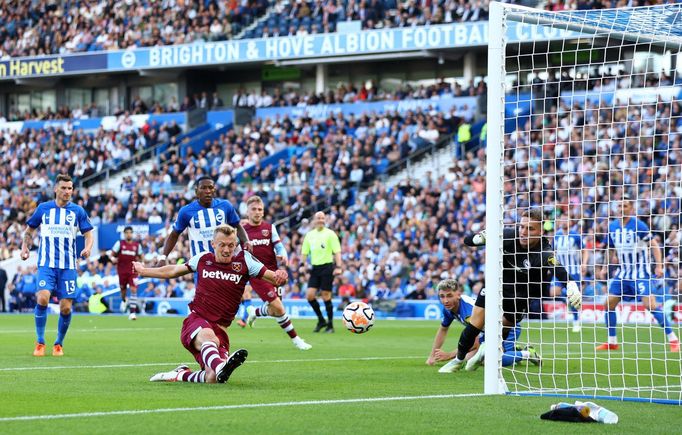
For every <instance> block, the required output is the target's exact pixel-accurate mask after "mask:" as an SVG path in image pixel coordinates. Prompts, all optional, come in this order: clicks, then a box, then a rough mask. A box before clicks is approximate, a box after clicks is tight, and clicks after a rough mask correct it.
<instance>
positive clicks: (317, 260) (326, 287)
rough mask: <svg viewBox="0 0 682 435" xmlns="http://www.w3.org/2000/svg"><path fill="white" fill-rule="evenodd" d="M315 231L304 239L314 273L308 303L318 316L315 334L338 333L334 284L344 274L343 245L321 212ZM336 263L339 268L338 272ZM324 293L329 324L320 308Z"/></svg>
mask: <svg viewBox="0 0 682 435" xmlns="http://www.w3.org/2000/svg"><path fill="white" fill-rule="evenodd" d="M313 220H314V224H315V228H314V229H312V230H310V231H308V233H307V234H306V235H305V238H304V239H303V246H302V247H301V255H302V256H303V258H305V257H307V256H308V254H310V262H311V263H312V265H313V270H312V271H311V272H310V280H309V281H308V291H307V293H306V297H307V298H308V303H309V304H310V306H311V307H313V311H315V314H317V326H316V327H315V329H314V330H313V332H320V330H322V328H325V327H326V329H325V331H324V332H334V325H333V324H332V319H333V317H334V307H333V306H332V282H333V281H334V275H338V274H340V273H341V243H339V237H338V236H337V235H336V233H335V232H334V231H332V230H330V229H329V228H327V227H326V226H325V220H326V216H325V214H324V212H321V211H318V212H317V213H315V217H314V218H313ZM334 263H336V268H334ZM318 290H320V293H321V294H322V300H323V301H324V306H325V308H326V309H327V318H328V319H329V320H328V321H327V322H325V321H324V317H322V311H320V304H319V302H317V299H316V298H317V291H318Z"/></svg>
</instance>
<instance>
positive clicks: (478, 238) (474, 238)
mask: <svg viewBox="0 0 682 435" xmlns="http://www.w3.org/2000/svg"><path fill="white" fill-rule="evenodd" d="M464 244H465V245H467V246H471V247H477V246H484V245H485V230H483V231H479V232H477V233H473V234H467V235H466V236H465V237H464Z"/></svg>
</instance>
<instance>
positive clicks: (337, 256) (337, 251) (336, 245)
mask: <svg viewBox="0 0 682 435" xmlns="http://www.w3.org/2000/svg"><path fill="white" fill-rule="evenodd" d="M331 234H332V243H331V246H332V252H333V253H334V264H336V268H334V275H341V273H342V272H343V260H342V259H341V242H340V241H339V236H337V235H336V233H335V232H333V231H332V233H331Z"/></svg>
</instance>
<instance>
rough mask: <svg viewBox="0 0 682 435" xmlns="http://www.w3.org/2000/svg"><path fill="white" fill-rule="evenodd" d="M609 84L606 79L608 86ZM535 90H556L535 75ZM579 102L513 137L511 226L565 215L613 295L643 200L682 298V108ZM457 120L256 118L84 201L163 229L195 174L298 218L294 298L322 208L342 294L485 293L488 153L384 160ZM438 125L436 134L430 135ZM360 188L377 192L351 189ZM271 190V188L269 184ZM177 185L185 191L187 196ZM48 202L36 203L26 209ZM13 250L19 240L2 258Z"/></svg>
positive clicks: (152, 247) (421, 116)
mask: <svg viewBox="0 0 682 435" xmlns="http://www.w3.org/2000/svg"><path fill="white" fill-rule="evenodd" d="M594 80H597V79H596V78H595V79H594ZM556 81H557V82H558V86H559V87H560V88H561V86H562V85H563V82H562V81H561V79H560V78H559V77H556ZM608 81H609V80H608V78H607V79H606V80H604V79H600V80H597V81H596V82H595V83H597V82H598V83H599V85H600V86H603V84H604V83H606V82H608ZM550 82H552V80H550ZM644 83H648V79H645V80H644ZM534 85H535V86H536V87H540V86H547V85H548V84H547V83H541V82H540V81H537V82H536V83H534ZM591 89H594V88H593V87H592V88H591ZM568 104H570V103H568V102H567V100H565V99H562V98H558V97H557V99H556V106H552V105H551V104H549V105H546V104H543V105H542V106H541V107H539V108H533V112H532V114H531V115H530V116H529V117H528V119H527V122H525V123H519V124H518V126H517V130H516V131H514V132H513V133H510V134H507V135H505V149H506V151H505V170H506V178H507V180H509V181H507V182H506V183H505V185H504V192H505V198H506V200H507V202H506V204H505V205H506V209H507V210H510V211H511V212H510V213H508V214H507V223H513V222H514V221H515V219H516V218H517V217H518V216H517V214H515V213H514V212H513V211H514V210H523V209H526V208H528V207H530V206H533V207H535V206H537V207H544V208H545V212H546V213H545V214H546V217H547V221H548V225H547V226H546V231H547V233H546V234H547V235H548V236H551V235H552V234H553V225H552V222H553V219H554V218H555V217H557V216H559V215H567V216H568V217H569V218H570V219H571V220H570V222H571V225H572V226H573V227H574V228H575V229H577V230H578V232H580V233H581V234H583V235H584V239H585V241H584V243H585V247H586V248H587V249H588V250H590V252H592V254H591V255H590V260H589V267H588V274H587V276H585V277H584V280H585V281H586V282H587V283H589V282H591V280H592V279H593V278H594V279H596V283H594V284H588V285H586V286H585V287H584V288H583V291H584V294H585V296H586V297H588V298H589V297H596V298H597V299H598V300H601V299H600V298H603V296H604V294H605V293H604V292H605V286H604V282H605V281H606V278H607V275H606V270H605V269H603V268H601V267H598V266H599V265H601V264H603V263H604V261H605V258H604V251H603V249H604V247H605V246H604V234H605V233H606V232H607V231H606V226H607V225H608V219H609V218H610V217H613V216H614V214H613V212H614V206H615V204H614V202H613V201H617V200H619V199H621V198H622V197H623V195H624V194H629V195H630V196H631V197H633V198H638V199H639V201H638V207H639V209H638V214H639V216H640V217H641V218H643V219H644V220H645V221H647V222H648V223H649V224H650V226H651V228H652V230H653V232H654V235H655V237H657V238H659V240H660V242H661V244H664V247H665V258H666V273H667V291H669V292H673V293H674V292H676V291H677V286H678V285H679V283H678V282H679V279H678V278H679V265H680V258H679V255H680V238H681V237H680V233H679V231H678V230H679V228H680V214H681V213H682V206H681V203H680V198H682V179H681V174H682V144H681V139H680V138H681V136H680V134H679V133H678V131H680V129H681V127H682V106H681V105H680V101H679V100H677V99H675V100H673V101H671V102H667V101H663V100H659V101H654V102H651V103H648V102H642V103H634V102H630V104H629V105H618V104H617V105H610V104H607V103H602V104H596V103H593V102H591V101H590V100H589V99H587V101H585V102H580V101H577V100H576V101H573V104H574V106H573V107H570V106H568ZM454 122H459V121H458V120H457V117H456V116H454V113H452V114H450V116H443V114H441V113H431V112H430V111H423V112H422V111H416V112H412V113H411V112H407V113H403V114H398V113H388V114H382V115H378V114H373V115H367V116H362V117H354V116H349V117H343V116H340V115H339V116H337V115H332V116H330V117H329V118H328V119H326V120H324V121H316V120H313V119H305V118H299V119H289V118H286V117H285V118H282V119H267V120H254V121H253V122H252V123H251V124H250V125H248V126H246V127H245V128H244V129H242V130H241V131H239V132H235V131H230V132H228V133H226V134H225V135H224V136H223V137H221V138H219V139H218V140H216V142H214V143H209V144H207V146H206V147H205V149H204V150H202V151H201V152H200V153H199V154H198V155H194V154H193V153H189V154H188V155H187V156H186V157H184V158H180V157H179V156H177V155H173V156H171V157H170V158H169V159H168V160H166V161H161V162H159V166H158V167H157V168H156V169H155V170H154V171H152V172H151V173H150V174H139V176H138V177H137V178H136V179H133V178H131V179H127V180H125V182H124V187H123V188H122V189H121V190H122V193H123V195H121V192H106V193H103V194H102V195H100V196H89V195H87V193H85V192H81V193H80V194H81V195H82V196H81V197H80V198H78V199H77V200H76V201H77V202H79V203H80V204H81V205H83V206H84V207H85V208H86V210H88V212H89V213H91V216H92V219H93V221H95V222H99V223H102V222H112V221H115V220H117V219H124V220H127V221H130V220H148V221H150V222H151V218H152V217H153V218H154V221H156V222H161V223H166V224H169V223H171V222H172V219H173V218H174V216H175V215H176V212H177V210H178V208H179V207H181V206H182V205H184V204H186V203H187V202H189V201H191V200H192V197H193V180H194V179H195V178H196V177H197V176H199V175H202V174H210V175H212V176H213V177H214V178H215V179H216V180H217V183H218V189H219V191H218V195H219V196H220V197H224V198H227V199H229V200H230V201H231V202H233V203H234V204H236V205H237V207H238V208H239V210H240V212H242V214H243V212H244V210H245V200H246V198H248V196H250V195H252V194H259V195H261V196H263V197H264V198H265V199H266V203H267V210H268V216H269V218H270V219H271V220H278V219H280V218H284V217H287V216H293V219H291V220H289V221H287V222H285V223H283V224H281V225H280V233H281V234H282V235H283V237H284V239H283V240H284V242H285V245H286V246H287V250H288V252H289V253H290V260H291V261H290V272H291V282H290V285H289V287H288V292H289V293H288V296H289V297H301V296H302V295H303V294H304V293H305V285H306V282H307V271H308V267H307V263H306V261H304V259H302V258H300V256H299V255H298V252H299V250H300V244H301V240H302V235H303V234H304V233H305V231H306V230H307V224H308V223H307V222H308V221H307V220H308V219H309V218H310V216H311V215H312V213H313V212H314V211H315V210H316V209H320V208H327V209H328V211H329V215H330V216H331V222H330V226H331V228H333V229H334V230H335V231H337V232H338V234H339V235H340V236H341V240H342V253H343V254H342V255H343V257H344V265H345V266H346V267H345V268H344V269H345V270H344V273H343V276H342V277H340V278H339V281H338V282H337V288H338V289H339V292H340V293H342V294H343V295H348V296H355V297H364V298H366V299H369V300H372V301H375V302H377V303H380V302H382V301H398V300H401V299H405V298H407V299H429V298H434V297H435V292H434V286H435V284H436V283H437V282H438V281H439V280H440V279H442V278H444V277H455V278H456V279H458V280H459V281H460V282H461V283H462V284H463V286H464V288H465V291H466V292H467V293H470V294H476V293H477V292H478V291H480V289H481V287H482V276H483V275H482V274H483V267H484V257H483V252H482V251H481V250H470V249H468V248H463V247H462V243H461V240H462V237H463V235H464V234H466V233H469V232H472V231H477V230H480V229H481V228H482V223H483V222H484V216H485V189H486V185H485V176H486V165H485V151H484V150H482V149H481V150H478V151H475V152H468V153H466V154H465V155H463V156H461V157H460V158H459V159H457V160H453V161H452V162H447V163H446V164H445V167H447V168H448V170H447V172H446V173H445V175H441V176H438V177H437V176H435V175H433V174H432V175H431V176H426V177H423V178H422V179H420V180H407V181H405V182H403V183H400V184H399V185H397V186H394V187H386V186H385V185H384V184H383V183H380V182H377V179H376V167H375V166H373V163H374V162H376V160H378V159H379V158H381V157H385V158H387V159H389V160H390V159H391V155H393V157H394V158H399V157H400V156H402V155H403V153H409V152H410V151H411V150H413V149H414V146H418V143H417V140H425V141H427V140H429V139H430V138H437V137H439V136H441V135H445V134H448V133H452V132H453V131H454V127H455V124H454ZM430 131H435V134H434V135H433V136H430V135H429V132H430ZM285 146H302V147H305V149H306V151H305V152H303V153H302V154H300V155H299V156H298V157H296V158H294V159H292V160H291V161H290V162H286V163H285V162H281V163H280V164H279V165H278V167H274V166H273V167H265V168H262V167H259V166H258V163H257V162H259V161H260V159H261V158H262V157H264V156H268V155H271V154H272V153H273V151H276V150H278V149H281V148H282V147H285ZM392 153H393V154H392ZM249 163H256V170H255V171H254V172H253V173H252V174H251V176H250V177H251V178H250V179H248V180H247V181H250V182H248V183H239V184H238V183H236V182H235V181H234V179H233V178H232V175H233V173H234V172H235V171H236V170H237V169H239V168H242V167H244V166H245V165H246V164H249ZM10 175H11V174H10ZM4 179H7V175H6V176H5V177H4ZM10 179H11V177H10ZM357 183H360V184H361V185H362V186H363V187H365V189H362V190H356V191H353V186H356V185H357ZM266 184H267V185H268V186H270V188H271V189H270V190H267V189H265V188H264V186H265V185H266ZM174 186H184V188H183V189H181V190H175V189H174ZM12 192H15V191H12ZM349 192H353V195H350V194H349ZM12 195H16V196H14V197H11V198H10V199H9V202H7V200H6V201H5V204H8V205H9V206H14V205H15V204H21V203H22V198H25V196H26V195H23V196H22V195H19V194H18V193H16V194H15V193H12ZM38 200H40V198H36V197H32V198H29V202H28V203H26V204H25V207H26V208H24V209H23V211H24V212H25V211H26V210H30V209H31V208H32V207H33V206H34V205H35V201H38ZM24 201H25V199H24ZM30 201H33V202H30ZM312 204H315V206H314V207H312V208H310V209H307V208H306V206H308V205H312ZM15 216H18V212H17V214H16V215H15ZM16 219H17V220H15V221H12V222H14V223H10V224H8V221H5V222H4V223H3V227H2V229H3V231H4V233H5V234H10V233H12V234H15V235H17V236H18V232H19V231H20V228H19V225H18V224H17V223H16V222H17V221H18V219H19V218H16ZM298 225H300V226H298ZM7 240H9V239H8V238H7V236H6V238H5V241H6V242H5V243H8V242H7ZM143 242H144V243H143V244H144V252H145V253H146V255H147V260H148V261H153V258H154V255H155V253H157V252H159V250H160V249H161V246H162V243H163V237H151V236H150V237H147V238H146V239H145V240H144V241H143ZM664 242H665V243H664ZM15 247H16V245H15ZM4 249H6V250H10V249H11V246H10V245H7V246H5V247H3V249H0V253H2V252H4ZM187 251H188V249H187V246H186V244H185V245H181V246H179V247H178V248H177V249H176V253H186V252H187ZM101 263H102V264H101V265H100V266H97V265H96V266H94V267H96V268H98V267H99V268H103V270H106V267H108V266H107V265H106V261H101ZM102 273H105V272H102ZM102 276H104V275H102ZM107 276H108V275H107ZM187 285H188V284H187V283H184V282H177V283H172V284H167V283H152V284H150V285H149V288H150V289H151V290H150V292H152V293H148V295H151V294H154V295H163V294H169V293H168V292H169V288H170V289H171V292H172V294H174V295H181V294H182V295H184V294H185V293H184V292H185V291H186V289H187ZM191 290H192V288H191V286H190V288H189V291H190V292H191Z"/></svg>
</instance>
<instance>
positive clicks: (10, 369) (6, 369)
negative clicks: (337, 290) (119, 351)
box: [0, 356, 424, 372]
mask: <svg viewBox="0 0 682 435" xmlns="http://www.w3.org/2000/svg"><path fill="white" fill-rule="evenodd" d="M418 358H424V356H369V357H359V358H313V359H275V360H269V361H267V360H266V361H246V364H277V363H307V362H334V361H383V360H400V359H418ZM178 364H181V363H178V362H169V363H141V364H109V365H99V366H92V365H88V366H34V367H2V368H0V372H21V371H28V370H65V369H117V368H130V367H156V366H172V365H176V366H177V365H178ZM187 364H191V363H187Z"/></svg>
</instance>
